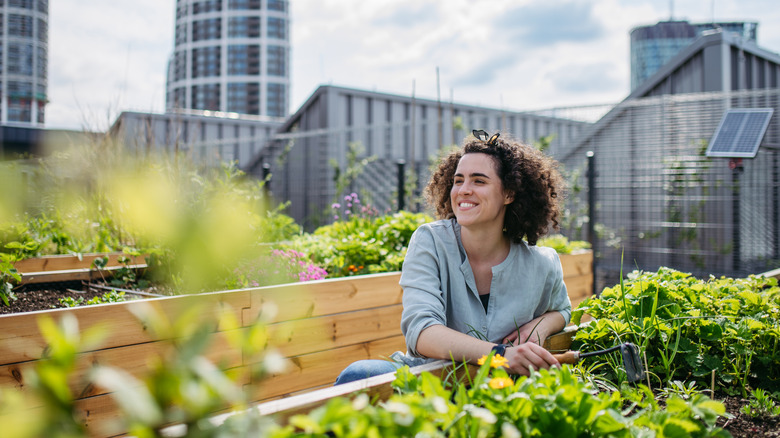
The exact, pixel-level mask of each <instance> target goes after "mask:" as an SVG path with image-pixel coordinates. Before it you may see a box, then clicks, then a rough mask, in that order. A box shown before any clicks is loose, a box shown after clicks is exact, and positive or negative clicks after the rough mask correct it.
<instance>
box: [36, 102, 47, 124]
mask: <svg viewBox="0 0 780 438" xmlns="http://www.w3.org/2000/svg"><path fill="white" fill-rule="evenodd" d="M45 108H46V106H45V105H43V104H39V105H38V123H43V122H45V121H46V120H45V119H44V116H45V114H46V112H45V111H44V109H45Z"/></svg>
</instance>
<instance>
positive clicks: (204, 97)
mask: <svg viewBox="0 0 780 438" xmlns="http://www.w3.org/2000/svg"><path fill="white" fill-rule="evenodd" d="M219 97H220V96H219V84H205V85H194V86H193V87H192V108H194V109H200V110H211V111H219Z"/></svg>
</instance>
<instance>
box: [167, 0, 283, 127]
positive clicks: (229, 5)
mask: <svg viewBox="0 0 780 438" xmlns="http://www.w3.org/2000/svg"><path fill="white" fill-rule="evenodd" d="M289 29H290V12H289V5H288V2H287V0H177V1H176V31H175V49H174V52H173V56H171V59H170V60H169V62H168V80H167V82H168V85H167V94H166V107H167V109H168V110H174V109H195V110H210V111H226V112H236V113H242V114H256V115H263V116H269V117H279V118H281V117H286V116H287V111H288V105H289V94H290V30H289Z"/></svg>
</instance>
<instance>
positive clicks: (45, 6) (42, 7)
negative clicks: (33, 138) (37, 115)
mask: <svg viewBox="0 0 780 438" xmlns="http://www.w3.org/2000/svg"><path fill="white" fill-rule="evenodd" d="M38 12H41V13H44V14H48V13H49V0H38ZM38 121H40V119H39V120H38Z"/></svg>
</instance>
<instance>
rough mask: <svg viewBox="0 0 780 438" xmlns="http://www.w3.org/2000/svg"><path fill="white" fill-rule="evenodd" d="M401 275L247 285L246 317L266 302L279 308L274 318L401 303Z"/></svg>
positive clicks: (279, 318) (275, 319)
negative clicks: (248, 296)
mask: <svg viewBox="0 0 780 438" xmlns="http://www.w3.org/2000/svg"><path fill="white" fill-rule="evenodd" d="M400 278H401V273H400V272H390V273H386V274H372V275H360V276H355V277H346V278H335V279H326V280H318V281H311V282H304V283H291V284H285V285H278V286H267V287H262V288H255V289H246V291H248V292H249V294H250V296H251V301H252V303H251V306H250V308H248V309H247V310H245V311H244V321H245V322H247V321H252V320H254V319H255V318H257V316H258V315H259V314H260V312H261V311H262V309H263V305H264V304H265V303H267V302H273V303H274V304H275V307H276V308H277V310H278V313H277V314H276V315H275V317H274V319H273V320H272V322H278V321H287V320H290V319H300V318H309V317H313V316H322V315H328V314H333V313H340V312H349V311H353V310H359V309H365V308H368V307H380V306H387V305H391V304H400V303H401V297H402V295H403V291H402V290H401V286H400V285H399V284H398V281H399V279H400Z"/></svg>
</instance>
